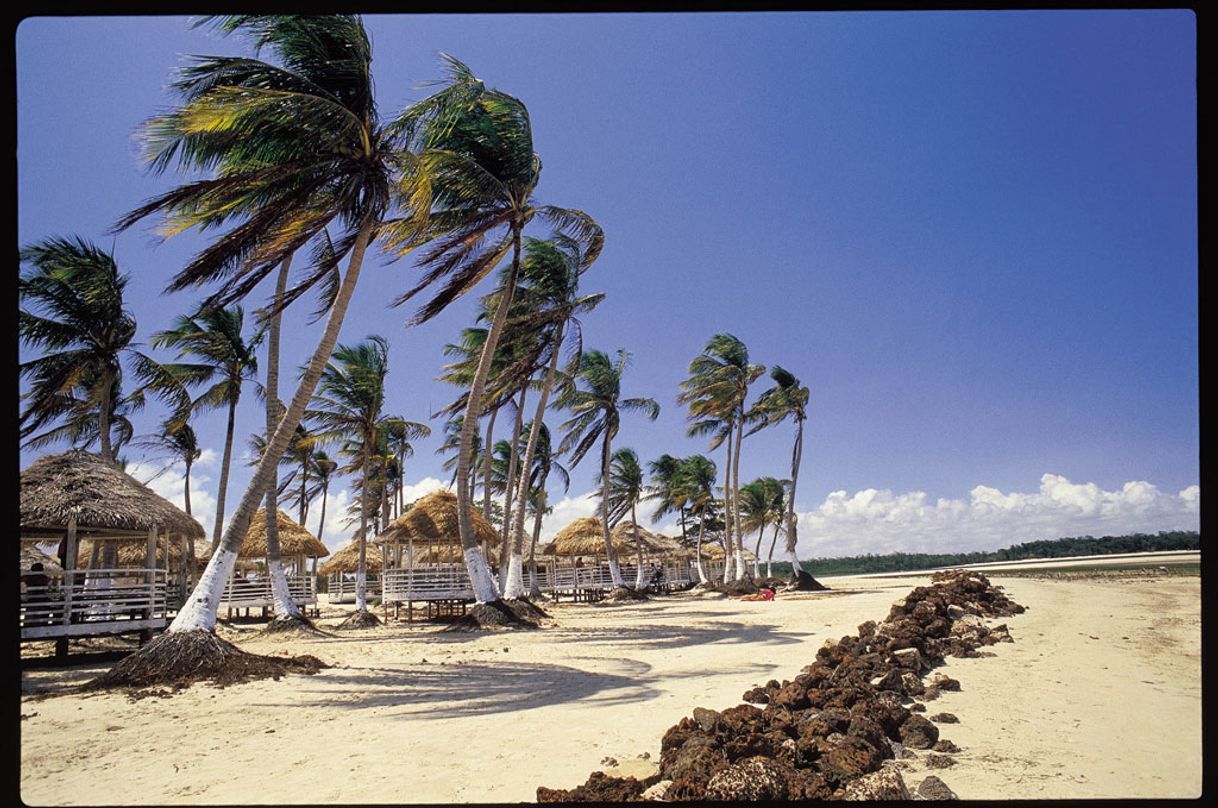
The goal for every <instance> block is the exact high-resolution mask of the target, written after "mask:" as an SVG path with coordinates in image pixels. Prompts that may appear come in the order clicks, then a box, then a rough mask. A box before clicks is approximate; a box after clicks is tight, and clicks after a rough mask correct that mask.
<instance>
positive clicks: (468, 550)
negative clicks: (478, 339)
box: [457, 223, 522, 603]
mask: <svg viewBox="0 0 1218 808" xmlns="http://www.w3.org/2000/svg"><path fill="white" fill-rule="evenodd" d="M521 228H522V225H521V224H519V223H516V224H514V225H513V228H512V229H513V233H512V265H511V268H510V269H509V270H508V276H507V279H506V280H505V281H504V282H503V289H502V292H501V293H500V295H499V298H500V299H499V305H498V306H497V307H496V308H495V317H494V319H493V320H492V321H491V328H490V331H488V332H487V335H486V342H485V343H483V345H482V355H481V356H479V357H478V368H477V370H475V371H474V382H473V384H472V385H471V386H470V390H469V400H468V402H467V405H466V409H465V417H464V418H463V419H462V421H461V450H460V454H458V455H457V479H458V480H459V482H458V485H457V526H458V528H459V529H460V532H461V548H462V552H463V553H464V555H465V566H466V570H467V571H468V573H469V580H470V583H471V584H472V586H473V590H474V599H475V601H476V602H477V603H492V602H494V601H497V600H499V591H498V588H497V587H496V586H495V581H494V579H493V578H492V577H491V571H490V568H489V567H488V566H487V565H486V558H485V557H484V556H483V555H482V550H481V549H479V547H478V540H477V536H476V535H475V533H474V520H473V517H472V515H471V514H470V508H471V507H472V506H473V492H472V491H471V490H470V488H469V485H468V484H466V482H465V480H466V477H467V475H468V473H469V464H470V454H471V453H472V449H473V445H474V429H475V428H476V426H477V424H478V413H479V411H481V409H482V394H483V392H484V390H485V389H486V377H487V376H488V375H489V374H490V371H491V360H492V359H493V358H494V356H495V349H496V348H497V347H498V345H499V335H500V334H501V333H502V332H503V324H504V323H505V322H507V315H508V309H509V308H510V307H511V305H512V296H513V295H514V294H515V293H516V278H517V276H518V275H519V273H520V230H521ZM485 450H486V452H487V455H488V456H489V454H490V451H491V446H490V445H489V444H488V445H487V446H486V447H485ZM489 482H490V480H489V479H488V480H487V483H488V484H489ZM487 507H488V509H489V505H488V506H487Z"/></svg>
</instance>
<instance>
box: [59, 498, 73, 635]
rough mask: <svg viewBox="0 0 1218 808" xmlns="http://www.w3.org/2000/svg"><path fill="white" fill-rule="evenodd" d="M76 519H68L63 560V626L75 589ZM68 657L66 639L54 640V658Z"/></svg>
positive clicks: (67, 618) (70, 517) (69, 620)
mask: <svg viewBox="0 0 1218 808" xmlns="http://www.w3.org/2000/svg"><path fill="white" fill-rule="evenodd" d="M75 570H76V517H75V516H69V517H68V537H67V555H66V557H65V558H64V560H63V585H62V591H63V624H64V625H65V626H66V625H68V624H69V623H71V622H72V591H73V590H74V589H75V588H76V575H75ZM67 655H68V638H67V637H58V638H56V640H55V656H57V657H66V656H67Z"/></svg>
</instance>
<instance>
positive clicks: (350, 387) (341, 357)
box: [307, 336, 389, 625]
mask: <svg viewBox="0 0 1218 808" xmlns="http://www.w3.org/2000/svg"><path fill="white" fill-rule="evenodd" d="M388 370H389V343H388V342H386V341H385V339H384V338H383V337H379V336H371V337H369V338H368V339H367V340H365V341H364V342H361V343H359V344H358V345H355V346H352V347H348V346H345V345H340V346H339V347H338V349H337V350H336V351H335V352H334V360H333V361H332V362H331V363H330V364H328V365H327V366H326V369H325V371H324V372H323V373H322V375H321V383H320V384H319V385H318V390H317V394H316V395H315V396H314V397H313V404H314V409H311V410H309V411H308V413H307V417H308V418H309V420H310V421H311V422H312V423H314V424H315V425H316V429H317V440H320V441H332V440H338V439H341V438H344V437H346V438H349V439H350V444H351V449H350V453H351V455H352V458H353V460H352V466H354V467H356V468H358V470H359V473H360V481H359V487H360V500H359V514H360V532H359V566H358V568H357V571H356V578H355V609H356V614H357V615H359V614H362V615H363V616H362V617H357V616H355V615H353V616H352V619H351V625H360V624H363V623H368V622H376V618H375V616H374V615H372V614H371V613H369V612H368V603H367V598H366V593H365V587H366V579H367V576H366V574H365V555H366V552H367V551H366V541H367V534H368V513H369V511H370V504H369V499H370V497H369V496H368V494H369V471H370V469H371V466H372V454H373V452H375V450H376V446H377V441H378V439H379V438H380V435H381V432H382V430H383V429H384V426H385V425H384V422H383V415H382V414H381V408H382V407H383V406H384V403H385V375H386V373H387V372H388ZM352 470H354V469H352Z"/></svg>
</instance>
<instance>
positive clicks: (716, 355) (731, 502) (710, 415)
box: [677, 333, 765, 580]
mask: <svg viewBox="0 0 1218 808" xmlns="http://www.w3.org/2000/svg"><path fill="white" fill-rule="evenodd" d="M764 372H765V366H764V365H755V364H751V363H750V362H749V350H748V348H747V347H745V344H744V343H743V342H741V341H740V340H739V339H738V338H737V337H735V336H733V335H732V334H726V333H723V334H716V335H715V336H713V337H711V339H710V341H709V342H707V344H706V347H705V348H704V349H703V350H702V353H701V354H699V355H698V356H696V357H694V359H693V361H692V362H690V363H689V378H687V379H686V380H684V381H683V382H681V391H682V392H681V394H680V395H679V396H677V401H678V403H681V404H687V405H688V406H689V413H690V414H689V417H690V419H691V420H694V421H695V427H694V428H693V429H691V434H693V433H694V432H695V430H696V429H697V428H698V427H699V422H701V423H703V424H705V426H704V427H702V429H703V430H705V431H707V432H713V434H714V435H715V440H718V439H719V436H720V435H721V434H722V435H723V439H727V440H729V441H730V440H731V439H732V437H733V436H734V438H735V445H734V446H731V453H730V455H729V460H728V469H727V475H728V476H727V477H726V478H725V482H726V484H725V486H724V497H725V499H726V500H727V502H726V509H725V517H726V518H725V520H724V521H725V522H726V525H727V533H726V537H727V541H728V546H729V549H731V548H734V550H735V557H734V561H735V568H736V569H735V576H734V577H735V579H736V580H740V579H741V578H743V577H745V575H746V574H747V573H746V570H745V568H744V548H743V544H742V539H743V534H742V533H741V531H740V508H739V505H738V503H737V499H736V491H738V490H739V488H740V444H741V441H742V439H743V437H744V419H745V412H746V407H745V399H746V398H747V397H748V389H749V385H750V384H752V383H753V382H754V381H756V379H757V378H758V377H759V376H761V374H762V373H764ZM725 428H726V434H723V433H724V429H725ZM715 445H716V444H715V442H714V441H712V448H714V446H715ZM729 445H730V444H729ZM733 536H734V537H735V542H734V543H733V541H732V539H733Z"/></svg>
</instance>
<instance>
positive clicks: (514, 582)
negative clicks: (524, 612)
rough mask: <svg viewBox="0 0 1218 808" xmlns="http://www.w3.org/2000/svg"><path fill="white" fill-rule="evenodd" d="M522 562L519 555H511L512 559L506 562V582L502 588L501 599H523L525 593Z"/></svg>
mask: <svg viewBox="0 0 1218 808" xmlns="http://www.w3.org/2000/svg"><path fill="white" fill-rule="evenodd" d="M523 569H524V560H523V559H522V558H521V556H520V553H512V558H511V560H510V561H509V562H508V569H507V582H506V583H505V584H504V587H503V597H504V598H505V599H507V600H516V599H518V598H523V597H524V596H525V595H526V594H527V591H526V590H525V588H524V574H523Z"/></svg>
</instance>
